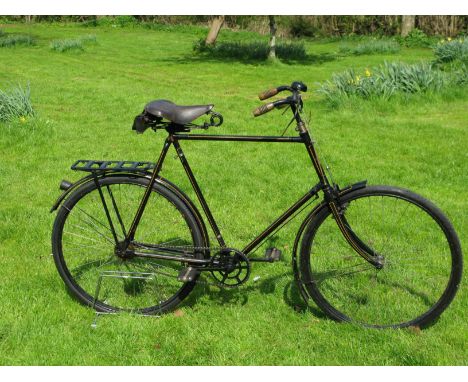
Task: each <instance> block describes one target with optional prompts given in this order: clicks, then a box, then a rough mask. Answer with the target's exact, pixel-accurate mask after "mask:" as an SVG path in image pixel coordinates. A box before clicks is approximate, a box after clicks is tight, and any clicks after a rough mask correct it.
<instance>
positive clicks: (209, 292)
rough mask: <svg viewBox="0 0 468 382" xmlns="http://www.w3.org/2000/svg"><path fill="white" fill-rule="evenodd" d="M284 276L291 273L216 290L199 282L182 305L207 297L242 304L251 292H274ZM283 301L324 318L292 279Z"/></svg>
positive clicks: (211, 299) (192, 305)
mask: <svg viewBox="0 0 468 382" xmlns="http://www.w3.org/2000/svg"><path fill="white" fill-rule="evenodd" d="M285 277H288V278H290V277H292V275H291V274H289V273H288V274H282V275H276V276H271V277H268V278H265V279H261V280H259V281H258V282H255V283H253V282H252V281H248V283H247V284H246V285H244V286H241V287H239V288H218V287H217V288H218V289H217V290H214V289H213V288H210V285H208V284H203V283H199V285H198V287H197V288H195V289H194V290H193V291H192V293H191V294H190V295H189V297H188V298H187V300H185V301H184V303H183V305H184V306H186V307H190V308H193V307H194V306H196V304H197V300H198V299H199V298H201V297H208V299H209V300H210V301H212V302H213V303H216V304H220V305H227V304H229V305H240V306H243V305H245V304H246V303H247V302H248V300H249V295H250V293H251V292H255V291H259V292H260V293H261V294H263V295H268V294H274V293H275V291H276V289H277V287H278V282H279V281H280V280H281V279H283V278H285ZM208 280H209V281H208ZM208 280H207V282H210V281H211V280H210V279H208ZM283 301H284V302H285V303H286V304H287V305H289V306H290V307H291V309H293V310H294V311H296V312H298V313H306V312H309V313H311V314H313V315H314V316H316V317H317V318H326V316H325V314H324V313H323V312H322V311H320V310H319V309H317V308H315V307H313V306H310V304H308V303H306V302H305V301H304V300H303V299H302V296H301V295H300V293H299V290H298V288H297V285H296V283H295V281H294V280H288V281H287V283H286V285H285V286H284V287H283Z"/></svg>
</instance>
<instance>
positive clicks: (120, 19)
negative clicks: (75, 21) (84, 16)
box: [89, 15, 138, 28]
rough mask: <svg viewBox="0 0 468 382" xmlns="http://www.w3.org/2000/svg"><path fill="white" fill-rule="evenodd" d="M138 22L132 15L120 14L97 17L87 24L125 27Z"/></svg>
mask: <svg viewBox="0 0 468 382" xmlns="http://www.w3.org/2000/svg"><path fill="white" fill-rule="evenodd" d="M137 23H138V20H137V19H136V18H135V17H133V16H127V15H121V16H104V17H99V18H97V19H95V20H93V21H92V22H90V24H89V25H91V26H96V25H99V26H111V27H121V28H123V27H127V26H133V25H135V24H137Z"/></svg>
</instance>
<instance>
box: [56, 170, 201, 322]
mask: <svg viewBox="0 0 468 382" xmlns="http://www.w3.org/2000/svg"><path fill="white" fill-rule="evenodd" d="M148 184H149V180H148V179H147V178H144V177H132V176H116V177H104V178H101V179H99V185H100V187H101V189H102V190H103V191H104V192H105V191H106V189H107V190H109V189H111V191H109V195H107V197H106V199H109V198H110V193H111V192H112V194H113V193H114V191H115V190H117V189H118V190H119V191H120V193H122V189H124V192H127V198H129V195H130V194H132V200H131V202H129V201H128V200H127V201H125V197H122V195H120V200H118V196H117V195H116V196H115V197H114V199H115V201H116V205H117V208H118V209H119V208H121V211H119V213H120V214H121V215H122V216H121V218H122V222H123V223H124V224H123V225H122V227H120V236H121V237H124V229H125V226H127V228H128V227H129V225H130V223H131V221H132V219H133V216H134V214H135V213H136V210H137V207H138V203H139V201H140V200H141V197H142V195H143V192H144V191H145V189H146V187H147V186H148ZM134 194H135V195H134ZM104 195H106V194H104ZM133 195H134V196H133ZM92 200H98V201H99V200H100V199H99V192H98V188H97V186H96V184H95V183H94V182H92V181H91V182H88V183H85V184H83V185H82V186H80V187H79V188H77V189H76V190H75V191H73V192H72V193H71V194H70V195H69V197H68V198H67V199H66V200H65V201H64V202H63V204H62V206H61V207H60V209H59V211H58V213H57V216H56V219H55V222H54V226H53V231H52V250H53V257H54V261H55V265H56V267H57V270H58V272H59V274H60V276H61V278H62V279H63V281H64V283H65V285H66V287H67V288H68V290H69V291H70V292H71V293H72V294H73V295H74V296H75V297H76V298H77V299H78V300H79V301H80V302H81V303H83V304H85V305H87V306H92V307H94V308H95V309H96V310H97V311H100V312H107V313H110V312H117V311H131V312H135V313H141V314H162V313H165V312H168V311H171V310H173V309H174V308H175V307H176V306H177V305H179V304H180V303H181V302H182V300H184V299H185V298H186V297H187V296H188V294H189V293H190V292H191V291H192V290H193V288H194V286H195V284H196V280H193V281H191V282H185V283H181V282H179V281H177V275H178V272H179V270H180V268H182V267H185V265H184V264H182V263H178V262H172V264H171V267H169V268H170V270H169V271H168V270H166V269H164V270H163V271H161V269H162V268H164V267H167V260H160V261H159V260H153V259H147V258H134V259H130V260H126V261H122V260H121V259H119V258H117V256H115V259H114V262H111V263H108V264H105V267H104V268H102V269H101V270H100V271H98V268H101V267H102V264H101V263H99V262H98V263H97V264H96V265H99V264H101V265H99V266H98V267H97V268H96V270H95V274H94V275H91V276H87V277H89V280H88V279H86V278H84V277H83V276H82V273H86V272H87V271H88V270H87V269H86V268H83V269H84V271H82V267H84V266H87V267H88V268H89V267H90V266H89V264H88V263H86V262H84V261H85V260H86V261H87V260H90V258H88V256H91V255H92V254H88V253H87V252H88V248H90V247H91V248H90V250H89V252H95V253H94V255H93V256H96V257H97V256H98V255H97V254H98V253H103V254H106V256H107V255H109V254H111V253H112V252H113V251H114V248H113V246H112V245H111V244H112V243H109V240H104V239H103V238H102V236H106V235H109V236H110V233H109V232H108V231H107V230H105V229H104V227H102V226H101V225H100V224H98V223H97V221H100V222H101V223H102V224H103V225H106V224H108V223H107V220H106V217H105V215H104V208H103V206H102V203H101V204H100V206H99V203H96V204H97V206H98V207H97V208H96V211H99V212H96V214H97V215H95V216H93V215H89V216H93V218H94V219H95V220H93V219H91V218H89V216H88V215H87V214H90V206H91V205H92V203H91V201H92ZM107 204H108V206H111V205H112V204H111V200H107ZM125 204H128V207H125V208H124V206H125ZM130 204H131V205H130ZM84 208H86V209H87V210H84ZM75 211H76V212H75ZM93 212H94V209H93ZM124 212H128V214H126V216H124ZM157 213H159V215H157V216H156V214H157ZM75 214H76V215H77V216H78V217H79V216H81V219H82V220H83V221H84V222H82V223H81V224H82V226H81V227H80V228H79V229H80V230H79V231H75V232H68V229H69V228H70V227H72V225H71V224H72V223H73V224H74V223H75V220H79V218H75V217H74V215H75ZM116 217H117V214H115V211H114V216H113V218H114V219H113V220H114V222H115V225H116V229H117V226H118V223H117V221H118V219H116ZM72 218H73V219H75V220H73V219H72ZM158 218H162V219H163V221H162V224H164V225H165V227H166V228H164V229H160V230H159V231H164V234H165V235H169V234H180V233H183V234H184V238H183V241H184V245H188V246H193V247H204V246H206V243H205V242H204V240H203V235H202V229H201V228H200V226H199V224H198V223H197V220H196V219H195V217H194V216H193V214H192V213H191V212H190V210H189V209H188V208H187V206H186V205H185V203H184V202H183V201H181V199H180V198H179V197H178V196H176V195H175V194H174V193H173V192H172V191H171V190H169V189H168V188H166V187H164V186H163V185H161V184H159V183H155V184H154V186H153V189H152V194H151V196H150V199H149V202H148V204H147V206H146V209H145V212H144V214H143V217H142V219H141V221H140V224H139V226H138V229H137V232H136V235H137V236H136V237H135V239H138V237H143V235H145V234H146V235H149V234H150V233H149V232H148V229H149V228H150V227H152V226H156V227H158V224H159V223H161V222H158V220H157V219H158ZM171 218H172V219H178V220H177V222H176V221H172V222H171V223H172V224H170V223H169V221H168V220H169V219H171ZM93 225H96V227H97V228H96V227H94V230H95V231H97V232H92V231H93ZM182 225H183V227H182ZM159 227H161V225H159ZM168 227H169V228H170V229H169V228H168ZM178 227H181V228H180V229H179V228H178ZM107 229H108V230H109V228H107ZM145 229H146V231H145ZM166 231H167V232H166ZM76 232H78V233H76ZM103 232H104V234H103ZM88 234H89V235H91V234H93V235H94V236H92V237H91V236H90V237H87V235H88ZM158 235H159V236H160V237H163V234H162V232H159V233H158ZM70 237H71V239H70ZM153 237H154V235H153ZM164 237H166V236H164ZM65 238H67V240H68V241H65ZM100 239H102V240H100ZM107 239H109V238H107ZM70 240H71V241H72V242H73V241H75V242H76V243H75V247H79V248H80V249H81V248H84V250H82V252H79V253H78V252H76V249H75V250H74V251H73V253H75V255H72V251H71V248H70V244H69V241H70ZM86 240H87V241H86ZM161 240H162V239H161ZM181 240H182V239H181ZM189 240H190V241H191V242H190V243H187V241H189ZM153 244H157V243H153ZM171 244H172V245H174V244H177V243H174V242H173V243H171ZM93 247H94V248H93ZM85 252H86V253H85ZM79 256H81V257H83V264H80V262H81V258H78V257H79ZM99 256H100V255H99ZM110 257H112V256H111V255H110V256H109V258H110ZM196 257H197V258H202V257H203V254H201V253H198V254H197V255H196ZM106 259H108V258H107V257H106ZM96 261H97V260H96ZM96 261H94V260H93V261H92V262H91V267H92V266H93V264H92V263H93V262H96ZM119 261H120V262H119ZM163 262H164V263H163ZM177 264H178V265H177ZM113 267H115V268H117V269H114V268H113ZM129 267H133V268H130V269H135V272H140V273H141V271H142V270H143V271H144V273H145V274H146V273H148V275H150V276H148V279H133V278H131V277H128V278H127V279H123V280H120V281H122V282H121V284H122V286H123V287H122V288H120V286H118V284H119V280H117V281H116V282H115V283H114V284H116V285H117V286H115V285H113V283H112V282H110V281H107V280H105V279H104V278H103V277H102V274H103V271H105V270H108V269H109V268H110V269H111V270H110V272H114V271H115V272H126V273H125V274H127V275H130V274H131V271H129ZM121 269H124V271H121ZM91 271H92V270H91ZM80 272H82V273H80ZM168 273H170V274H169V275H166V274H168ZM152 274H154V276H152ZM99 277H101V284H103V283H104V281H106V282H107V284H109V286H107V288H108V289H109V290H104V291H102V292H101V293H102V295H103V297H102V299H101V296H98V297H99V299H97V300H96V285H97V283H98V281H99ZM150 277H152V278H153V279H150ZM135 280H136V281H135ZM157 280H163V281H162V282H161V284H160V285H159V284H158V282H159V281H157ZM111 281H113V280H111ZM169 284H170V285H169ZM156 287H158V288H159V289H160V290H156ZM163 288H166V290H167V289H169V288H170V290H169V291H167V292H164V291H163V292H161V289H163ZM153 289H154V291H153ZM111 292H115V293H114V296H109V294H111ZM152 292H154V295H153V296H152V295H151V293H152ZM143 293H145V295H144V298H143ZM161 293H165V295H164V298H163V300H161ZM106 294H107V297H106V300H105V299H104V296H105V295H106ZM132 294H133V296H132ZM166 294H167V295H166ZM117 295H118V297H117ZM132 297H135V298H134V299H133V302H132V301H131V300H132ZM152 299H154V301H153V302H151V301H152ZM114 300H115V301H116V302H115V303H114V302H113V301H114ZM156 300H158V301H157V302H156ZM123 301H125V303H126V304H127V305H128V306H127V305H123ZM140 301H141V302H140ZM117 302H119V304H117ZM143 302H144V303H145V304H143ZM155 302H156V303H155ZM138 304H142V305H144V306H139V305H138Z"/></svg>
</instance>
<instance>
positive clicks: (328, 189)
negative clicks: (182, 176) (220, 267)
mask: <svg viewBox="0 0 468 382" xmlns="http://www.w3.org/2000/svg"><path fill="white" fill-rule="evenodd" d="M292 109H293V112H294V115H295V118H296V121H297V131H298V132H299V136H298V137H284V136H241V135H208V134H185V133H180V132H177V131H173V130H171V129H168V132H169V136H168V137H167V139H166V141H165V142H164V146H163V148H162V151H161V154H160V156H159V159H158V161H157V163H156V166H155V167H154V170H153V173H152V175H151V179H150V182H149V184H148V186H147V188H146V190H145V193H144V195H143V198H142V201H141V203H140V205H139V207H138V210H137V213H136V215H135V218H134V220H133V222H132V225H131V227H130V229H129V231H128V233H127V235H126V238H125V243H124V245H125V247H126V248H127V247H128V246H129V244H130V243H131V242H132V241H133V239H134V236H135V232H136V230H137V228H138V224H139V222H140V219H141V217H142V215H143V211H144V209H145V207H146V204H147V202H148V199H149V196H150V194H151V191H152V187H153V185H154V183H155V181H156V179H157V178H158V176H159V173H160V171H161V168H162V165H163V163H164V160H165V158H166V154H167V152H168V150H169V148H170V146H171V145H174V148H175V150H176V152H177V155H178V157H179V159H180V161H181V163H182V166H183V167H184V169H185V172H186V174H187V176H188V178H189V180H190V183H191V184H192V187H193V189H194V191H195V194H196V195H197V198H198V200H199V202H200V204H201V206H202V208H203V211H204V213H205V215H206V217H207V219H208V222H209V223H210V226H211V229H212V230H213V232H214V234H215V236H216V239H217V241H218V243H219V245H220V247H221V248H226V243H225V241H224V239H223V236H222V234H221V231H220V230H219V227H218V225H217V224H216V221H215V219H214V217H213V214H212V213H211V211H210V208H209V206H208V204H207V202H206V200H205V198H204V196H203V193H202V191H201V189H200V187H199V185H198V183H197V181H196V179H195V176H194V174H193V172H192V169H191V168H190V165H189V163H188V161H187V158H186V157H185V155H184V152H183V151H182V147H181V146H180V143H179V141H182V140H193V141H221V142H276V143H302V144H304V145H305V147H306V150H307V152H308V154H309V157H310V159H311V161H312V164H313V166H314V169H315V172H316V174H317V176H318V178H319V182H318V183H317V184H316V185H315V186H314V187H312V188H311V189H310V190H309V191H308V192H307V193H306V194H305V195H304V196H302V197H301V198H300V199H299V200H298V201H297V202H295V203H294V204H293V205H292V206H291V207H290V208H288V209H287V210H286V211H285V212H284V213H283V214H282V215H281V216H280V217H278V218H277V219H276V220H275V221H274V222H273V223H271V224H270V225H269V226H268V227H267V228H266V229H265V230H264V231H263V232H262V233H260V234H259V235H258V236H257V237H256V238H255V239H254V240H252V241H251V242H250V243H249V244H247V246H246V247H245V248H244V249H243V250H242V252H243V253H244V254H245V255H248V254H249V253H251V252H252V251H253V250H254V249H255V248H257V247H258V246H259V245H260V244H261V243H262V242H263V241H264V240H265V239H266V238H267V237H268V236H269V235H271V234H272V233H273V232H274V231H275V230H276V229H277V228H278V227H280V226H281V225H282V224H283V223H284V224H285V223H286V222H287V221H288V220H289V219H290V218H292V216H293V215H294V214H295V213H296V212H297V211H298V210H300V208H301V207H302V206H304V205H305V204H306V203H307V202H308V201H309V200H310V199H311V198H313V197H314V196H316V195H317V194H318V192H319V191H323V192H324V195H325V200H326V202H327V203H328V206H329V208H330V210H331V212H332V214H333V216H334V218H335V220H336V222H337V224H338V227H339V228H340V230H341V232H342V233H343V235H344V237H345V239H346V240H347V241H348V243H349V244H350V245H351V246H352V247H353V248H354V250H355V251H356V252H357V253H358V254H359V255H361V256H362V257H363V258H365V259H366V260H367V261H369V262H370V263H372V264H374V265H376V266H380V263H379V260H378V259H377V258H378V256H377V254H376V253H374V252H373V251H372V249H370V248H369V247H367V246H366V245H365V244H364V243H363V242H362V241H361V240H359V238H358V237H357V236H356V234H355V233H354V232H353V231H352V230H351V228H350V227H349V225H348V224H347V222H346V220H345V219H344V218H342V216H341V214H340V211H339V208H338V206H337V196H336V195H335V192H334V189H333V187H332V186H331V185H330V183H329V181H328V179H327V177H326V175H325V172H324V170H323V167H322V165H321V164H320V161H319V158H318V156H317V152H316V150H315V148H314V143H313V141H312V139H311V137H310V134H309V132H308V130H307V128H306V127H305V124H304V122H303V121H302V120H301V118H300V116H299V114H298V113H296V109H295V108H294V107H292ZM160 252H162V251H160ZM167 252H169V253H170V252H171V251H167ZM172 252H177V251H173V250H172ZM132 253H133V254H134V255H136V256H141V257H155V258H159V259H168V260H173V259H183V261H187V262H193V263H194V264H195V263H201V264H208V263H209V260H196V259H189V258H186V257H183V258H182V257H177V256H171V255H167V254H158V253H145V252H138V251H132ZM376 259H377V260H376ZM250 260H251V261H262V260H263V259H259V258H250Z"/></svg>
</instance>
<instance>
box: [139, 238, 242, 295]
mask: <svg viewBox="0 0 468 382" xmlns="http://www.w3.org/2000/svg"><path fill="white" fill-rule="evenodd" d="M135 244H136V245H137V246H138V247H140V248H144V249H157V248H161V249H163V248H164V249H166V248H169V249H182V250H189V249H190V250H193V251H196V250H209V251H220V250H223V249H226V248H223V247H195V246H183V245H164V246H157V245H155V246H152V247H147V246H144V245H141V244H139V243H135ZM162 267H164V265H162ZM154 273H158V274H162V275H163V276H167V277H173V278H175V279H177V278H178V277H177V276H174V275H169V274H167V273H164V272H161V271H159V270H154ZM211 277H213V276H211ZM195 283H196V284H199V285H211V286H217V287H219V288H228V289H231V288H232V287H229V286H227V285H224V284H222V283H219V282H208V281H201V280H200V278H197V280H196V281H195ZM237 287H238V286H237Z"/></svg>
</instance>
